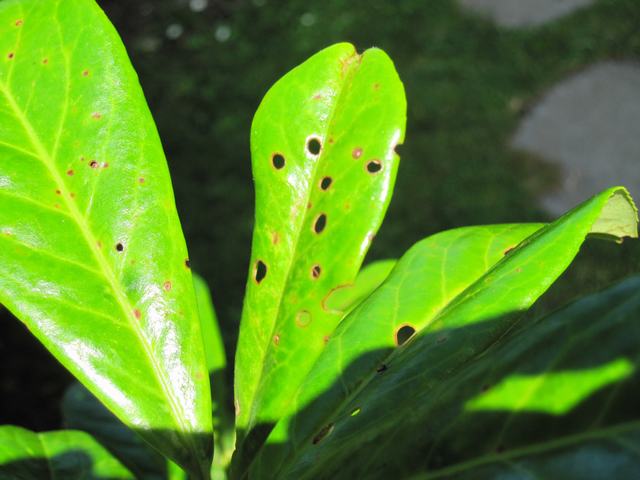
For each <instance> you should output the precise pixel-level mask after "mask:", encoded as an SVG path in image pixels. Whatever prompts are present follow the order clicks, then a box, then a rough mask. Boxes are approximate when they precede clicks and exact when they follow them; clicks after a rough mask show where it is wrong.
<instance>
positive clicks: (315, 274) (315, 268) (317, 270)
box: [311, 265, 322, 278]
mask: <svg viewBox="0 0 640 480" xmlns="http://www.w3.org/2000/svg"><path fill="white" fill-rule="evenodd" d="M321 272H322V269H321V268H320V265H314V266H313V267H311V278H318V277H320V273H321Z"/></svg>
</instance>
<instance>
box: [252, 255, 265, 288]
mask: <svg viewBox="0 0 640 480" xmlns="http://www.w3.org/2000/svg"><path fill="white" fill-rule="evenodd" d="M266 276H267V265H266V264H265V263H264V262H263V261H262V260H258V261H257V262H256V266H255V268H254V269H253V278H254V279H255V281H256V283H260V282H261V281H262V280H264V277H266Z"/></svg>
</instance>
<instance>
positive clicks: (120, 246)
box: [116, 242, 124, 252]
mask: <svg viewBox="0 0 640 480" xmlns="http://www.w3.org/2000/svg"><path fill="white" fill-rule="evenodd" d="M123 250H124V245H123V244H122V243H121V242H118V243H116V251H118V252H122V251H123Z"/></svg>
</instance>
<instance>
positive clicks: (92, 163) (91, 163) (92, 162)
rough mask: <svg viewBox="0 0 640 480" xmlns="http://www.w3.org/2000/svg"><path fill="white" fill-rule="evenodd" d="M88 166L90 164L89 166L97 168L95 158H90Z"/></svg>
mask: <svg viewBox="0 0 640 480" xmlns="http://www.w3.org/2000/svg"><path fill="white" fill-rule="evenodd" d="M89 166H90V167H91V168H98V162H96V161H95V160H91V161H90V162H89Z"/></svg>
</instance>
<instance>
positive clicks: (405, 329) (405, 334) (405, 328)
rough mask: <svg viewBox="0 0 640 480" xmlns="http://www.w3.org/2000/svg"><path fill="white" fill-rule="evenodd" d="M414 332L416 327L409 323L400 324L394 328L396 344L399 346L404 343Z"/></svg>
mask: <svg viewBox="0 0 640 480" xmlns="http://www.w3.org/2000/svg"><path fill="white" fill-rule="evenodd" d="M414 333H416V329H415V328H413V326H411V325H402V326H401V327H400V328H398V330H396V345H398V346H400V345H403V344H404V343H406V341H407V340H409V339H410V338H411V337H412V336H413V334H414Z"/></svg>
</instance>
